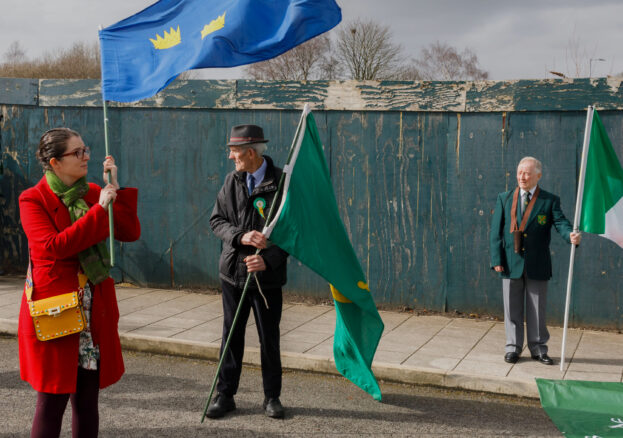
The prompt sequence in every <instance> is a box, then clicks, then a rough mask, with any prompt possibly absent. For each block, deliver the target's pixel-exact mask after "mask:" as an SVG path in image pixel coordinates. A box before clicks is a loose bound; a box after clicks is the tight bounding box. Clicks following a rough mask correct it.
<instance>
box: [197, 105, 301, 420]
mask: <svg viewBox="0 0 623 438" xmlns="http://www.w3.org/2000/svg"><path fill="white" fill-rule="evenodd" d="M305 115H306V111H305V110H303V113H302V114H301V119H300V120H299V124H298V126H297V127H296V133H295V134H294V139H293V140H292V145H291V146H290V152H289V153H288V159H287V160H286V165H288V164H290V159H291V158H292V152H293V151H294V146H295V145H296V141H297V139H298V137H299V135H300V132H301V125H302V124H303V118H304V117H305ZM285 175H286V174H285V172H284V173H282V174H281V178H280V179H279V186H278V188H277V194H276V195H275V199H279V196H280V195H282V194H281V189H282V187H283V181H284V179H285ZM277 204H280V203H276V202H273V203H272V205H271V206H270V210H269V211H268V216H267V218H266V223H267V224H269V223H270V222H271V221H272V219H273V215H274V214H275V213H276V211H277V210H275V205H277ZM260 251H261V250H260V249H258V250H257V251H255V254H256V255H257V254H259V253H260ZM252 275H253V274H252V273H248V274H247V280H246V281H245V283H244V288H243V289H242V295H241V296H240V302H239V303H238V308H237V309H236V314H235V315H234V320H233V321H232V323H231V328H230V329H229V335H228V336H227V341H225V346H224V347H223V351H222V352H221V357H220V358H219V361H218V365H217V367H216V373H215V374H214V379H213V380H212V387H211V388H210V394H209V395H208V400H207V401H206V404H205V408H204V409H203V415H202V416H201V422H202V423H203V420H205V417H206V413H207V412H208V407H209V406H210V401H212V395H213V394H214V388H216V381H217V380H218V374H219V372H220V371H221V367H222V366H223V360H224V358H225V355H226V354H227V350H228V349H229V343H230V342H231V338H232V336H233V334H234V330H235V328H236V323H237V322H238V315H239V314H240V310H241V309H242V303H243V302H244V300H245V298H246V296H247V292H248V289H249V283H250V281H251V276H252Z"/></svg>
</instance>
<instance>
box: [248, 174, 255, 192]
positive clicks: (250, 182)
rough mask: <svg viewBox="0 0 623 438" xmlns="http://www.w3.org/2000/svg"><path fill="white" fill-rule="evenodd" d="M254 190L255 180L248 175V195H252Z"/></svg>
mask: <svg viewBox="0 0 623 438" xmlns="http://www.w3.org/2000/svg"><path fill="white" fill-rule="evenodd" d="M254 188H255V178H253V175H251V174H249V195H250V194H251V193H253V189H254Z"/></svg>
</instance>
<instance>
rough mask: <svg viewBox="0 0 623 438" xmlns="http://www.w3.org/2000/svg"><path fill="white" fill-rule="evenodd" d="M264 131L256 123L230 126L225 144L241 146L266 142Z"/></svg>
mask: <svg viewBox="0 0 623 438" xmlns="http://www.w3.org/2000/svg"><path fill="white" fill-rule="evenodd" d="M267 142H268V140H267V139H265V138H264V131H263V130H262V128H260V127H259V126H257V125H238V126H234V127H233V128H231V133H230V134H229V143H227V146H243V145H246V144H253V143H267Z"/></svg>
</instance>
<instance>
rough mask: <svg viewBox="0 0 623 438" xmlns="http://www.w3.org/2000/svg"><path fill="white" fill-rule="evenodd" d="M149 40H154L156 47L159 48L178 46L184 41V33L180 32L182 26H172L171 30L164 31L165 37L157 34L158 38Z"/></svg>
mask: <svg viewBox="0 0 623 438" xmlns="http://www.w3.org/2000/svg"><path fill="white" fill-rule="evenodd" d="M149 41H151V42H152V44H153V45H154V47H155V48H156V49H158V50H162V49H170V48H171V47H173V46H177V45H178V44H179V43H181V42H182V35H181V34H180V27H179V26H177V30H175V29H173V27H171V29H170V32H167V31H166V30H165V31H164V38H162V37H161V36H160V35H158V34H156V39H155V40H154V39H152V38H150V39H149Z"/></svg>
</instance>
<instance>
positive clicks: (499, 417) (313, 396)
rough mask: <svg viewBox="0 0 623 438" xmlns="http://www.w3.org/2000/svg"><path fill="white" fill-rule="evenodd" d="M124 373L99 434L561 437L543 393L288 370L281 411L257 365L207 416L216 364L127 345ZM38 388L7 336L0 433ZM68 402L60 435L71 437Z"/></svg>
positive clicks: (110, 391) (25, 409)
mask: <svg viewBox="0 0 623 438" xmlns="http://www.w3.org/2000/svg"><path fill="white" fill-rule="evenodd" d="M124 357H125V362H126V374H125V375H124V377H123V378H122V379H121V381H120V382H119V383H117V384H115V385H113V386H112V387H109V388H106V389H104V390H103V391H102V392H101V393H100V436H102V437H195V436H236V437H240V436H262V437H277V436H286V435H287V436H289V437H290V436H340V437H349V436H352V437H360V436H462V437H464V436H478V437H484V436H561V435H560V433H559V432H558V430H557V429H556V427H555V426H554V425H553V423H552V422H551V421H550V420H549V418H548V417H547V415H546V414H545V412H544V411H543V410H542V409H541V407H540V404H539V402H538V401H536V400H526V399H518V398H513V397H501V396H495V395H490V394H482V393H474V392H460V391H450V390H446V389H438V388H430V387H419V386H407V385H397V384H392V383H381V389H382V391H383V401H382V402H381V403H379V402H376V401H374V400H373V399H372V398H371V397H369V396H368V395H367V394H365V393H363V392H362V391H361V390H359V389H358V388H357V387H355V386H354V385H353V384H351V383H350V382H348V381H347V380H345V379H343V378H341V377H334V376H327V375H317V374H308V373H300V372H286V373H285V374H284V384H283V392H282V397H281V401H282V402H283V404H284V406H285V407H286V409H287V411H286V418H285V419H284V420H275V419H270V418H267V417H265V416H264V414H263V412H262V409H261V404H262V400H263V392H262V388H261V373H260V371H259V369H256V368H250V367H246V368H245V369H244V370H243V374H242V381H241V387H240V390H239V392H238V395H237V396H236V404H237V406H238V409H237V410H236V411H234V412H233V413H232V414H230V415H228V416H227V417H225V418H223V419H219V420H210V419H207V418H206V420H205V422H204V423H203V424H202V423H200V419H201V413H202V412H203V407H204V403H205V400H206V397H207V394H208V391H209V390H210V384H211V382H212V379H213V377H214V371H215V368H216V367H215V364H214V363H210V362H205V361H199V360H192V359H185V358H179V357H169V356H158V355H149V354H142V353H140V354H139V353H132V352H129V353H125V354H124ZM35 399H36V394H35V392H34V391H33V390H32V389H31V388H30V386H29V385H28V384H26V383H24V382H22V381H21V380H20V378H19V367H18V359H17V341H16V339H14V338H0V423H1V425H2V426H1V428H0V436H3V437H4V436H11V437H12V436H24V437H25V436H28V435H29V431H30V423H31V421H32V416H33V413H34V404H35ZM70 411H71V409H69V408H68V409H67V411H66V415H65V419H64V422H63V434H62V436H70V431H69V430H70V424H71V418H70Z"/></svg>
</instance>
